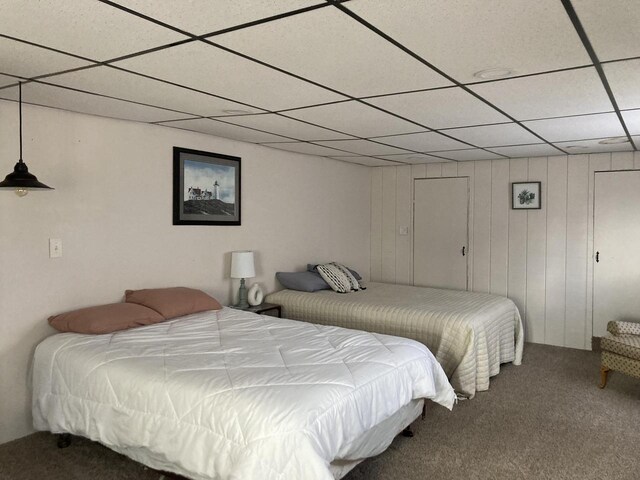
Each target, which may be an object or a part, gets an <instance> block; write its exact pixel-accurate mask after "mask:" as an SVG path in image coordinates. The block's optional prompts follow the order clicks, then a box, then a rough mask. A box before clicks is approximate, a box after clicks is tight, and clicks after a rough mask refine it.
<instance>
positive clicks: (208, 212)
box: [173, 147, 240, 225]
mask: <svg viewBox="0 0 640 480" xmlns="http://www.w3.org/2000/svg"><path fill="white" fill-rule="evenodd" d="M173 224H174V225H240V158H239V157H232V156H229V155H222V154H219V153H211V152H201V151H199V150H190V149H187V148H180V147H173Z"/></svg>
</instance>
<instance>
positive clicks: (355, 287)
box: [332, 262, 365, 292]
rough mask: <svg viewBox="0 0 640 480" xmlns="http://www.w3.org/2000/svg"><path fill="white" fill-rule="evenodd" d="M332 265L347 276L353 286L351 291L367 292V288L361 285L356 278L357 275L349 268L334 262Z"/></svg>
mask: <svg viewBox="0 0 640 480" xmlns="http://www.w3.org/2000/svg"><path fill="white" fill-rule="evenodd" d="M332 265H334V266H335V267H336V268H337V269H338V270H340V271H341V272H342V273H344V274H345V276H346V277H347V279H348V280H349V284H350V285H351V290H354V291H356V292H357V291H358V290H365V288H364V287H363V286H362V285H360V282H359V281H358V279H357V278H356V277H355V275H353V274H352V273H351V270H349V269H348V268H347V267H345V266H344V265H342V264H340V263H335V262H333V263H332Z"/></svg>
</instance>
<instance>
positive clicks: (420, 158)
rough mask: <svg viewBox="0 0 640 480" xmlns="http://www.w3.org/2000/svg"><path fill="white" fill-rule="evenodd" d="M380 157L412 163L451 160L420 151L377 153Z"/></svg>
mask: <svg viewBox="0 0 640 480" xmlns="http://www.w3.org/2000/svg"><path fill="white" fill-rule="evenodd" d="M376 156H377V157H379V158H384V159H387V160H396V161H401V162H406V163H410V164H415V165H419V164H423V163H448V162H449V160H447V159H444V158H439V157H436V156H433V155H423V154H420V153H403V154H401V155H376Z"/></svg>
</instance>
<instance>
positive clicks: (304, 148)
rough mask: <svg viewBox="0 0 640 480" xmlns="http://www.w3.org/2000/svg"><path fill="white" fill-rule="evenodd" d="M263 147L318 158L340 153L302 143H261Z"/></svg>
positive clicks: (332, 149)
mask: <svg viewBox="0 0 640 480" xmlns="http://www.w3.org/2000/svg"><path fill="white" fill-rule="evenodd" d="M262 145H263V146H265V147H270V148H276V149H278V150H287V151H289V152H297V153H305V154H307V155H318V156H324V157H328V156H335V155H339V154H340V151H339V150H336V149H334V148H328V147H323V146H322V145H315V144H313V143H304V142H284V143H263V144H262Z"/></svg>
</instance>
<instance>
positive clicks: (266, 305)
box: [231, 302, 282, 318]
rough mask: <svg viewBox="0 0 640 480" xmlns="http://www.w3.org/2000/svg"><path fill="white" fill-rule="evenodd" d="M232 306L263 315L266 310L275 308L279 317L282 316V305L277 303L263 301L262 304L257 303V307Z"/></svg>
mask: <svg viewBox="0 0 640 480" xmlns="http://www.w3.org/2000/svg"><path fill="white" fill-rule="evenodd" d="M231 308H235V309H236V310H244V311H245V312H253V313H257V314H259V315H262V314H263V313H265V312H268V311H270V310H275V311H276V312H278V315H277V316H278V318H281V317H282V305H278V304H276V303H266V302H265V303H261V304H260V305H256V306H255V307H247V308H238V307H234V306H231Z"/></svg>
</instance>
